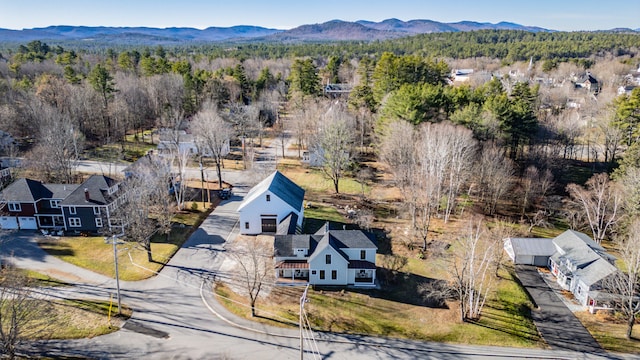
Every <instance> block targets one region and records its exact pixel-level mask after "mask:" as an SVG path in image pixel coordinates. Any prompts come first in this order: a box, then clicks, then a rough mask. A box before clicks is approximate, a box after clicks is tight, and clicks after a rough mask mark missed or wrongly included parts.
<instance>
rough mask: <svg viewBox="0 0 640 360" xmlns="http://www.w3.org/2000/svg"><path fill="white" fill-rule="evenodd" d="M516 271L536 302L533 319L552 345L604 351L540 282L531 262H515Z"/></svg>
mask: <svg viewBox="0 0 640 360" xmlns="http://www.w3.org/2000/svg"><path fill="white" fill-rule="evenodd" d="M516 274H517V275H518V278H519V279H520V282H521V283H522V285H523V286H524V287H525V289H527V292H528V293H529V295H530V296H531V298H532V299H533V301H534V302H535V304H536V305H537V309H534V310H533V311H532V312H531V315H532V317H533V321H534V322H535V324H536V327H537V328H538V331H539V332H540V334H541V335H542V337H543V338H544V340H545V341H546V342H547V344H549V346H551V348H552V349H558V350H572V351H579V352H582V353H591V354H603V353H604V350H602V348H601V347H600V345H599V344H598V343H597V342H596V340H595V339H594V338H593V336H591V334H590V333H589V332H588V331H587V329H585V327H584V326H583V325H582V323H581V322H580V321H579V320H578V318H576V317H575V315H573V312H571V310H569V308H567V306H566V305H565V304H564V302H563V301H562V300H560V298H558V295H557V294H556V293H555V292H554V291H553V290H552V289H551V288H550V287H549V286H548V285H547V283H545V282H544V280H543V279H542V276H540V274H539V273H538V269H537V268H536V267H535V266H528V265H516Z"/></svg>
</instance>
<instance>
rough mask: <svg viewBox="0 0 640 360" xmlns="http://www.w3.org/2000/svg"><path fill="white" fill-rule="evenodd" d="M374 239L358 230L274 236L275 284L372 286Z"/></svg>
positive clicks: (374, 263) (373, 280) (374, 253)
mask: <svg viewBox="0 0 640 360" xmlns="http://www.w3.org/2000/svg"><path fill="white" fill-rule="evenodd" d="M377 250H378V247H377V246H376V243H375V241H374V240H372V239H371V238H370V237H369V236H368V235H367V234H365V233H364V232H362V231H360V230H329V229H328V226H326V227H323V228H322V229H320V230H319V231H318V232H317V233H315V234H313V235H276V236H275V240H274V257H275V261H276V266H275V271H276V283H277V284H280V285H294V284H307V283H308V284H310V285H323V286H347V285H350V286H359V287H374V286H375V282H376V251H377Z"/></svg>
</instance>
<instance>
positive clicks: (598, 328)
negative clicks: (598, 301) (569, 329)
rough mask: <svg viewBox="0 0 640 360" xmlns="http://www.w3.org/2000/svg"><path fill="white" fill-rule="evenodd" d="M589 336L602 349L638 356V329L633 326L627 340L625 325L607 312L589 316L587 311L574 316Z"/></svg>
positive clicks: (639, 345) (639, 340)
mask: <svg viewBox="0 0 640 360" xmlns="http://www.w3.org/2000/svg"><path fill="white" fill-rule="evenodd" d="M575 315H576V317H577V318H578V319H579V320H580V322H582V324H583V325H584V326H585V327H586V328H587V330H589V332H590V333H591V335H593V337H594V338H595V339H596V341H598V343H599V344H600V346H602V347H603V348H604V349H606V350H609V351H614V352H624V353H632V354H640V327H639V326H634V329H633V333H632V334H631V337H632V339H631V340H627V339H626V338H625V333H626V330H627V325H626V323H625V322H624V320H623V319H617V318H615V317H614V316H613V315H611V314H610V313H609V312H603V311H599V312H598V313H597V314H590V313H589V312H587V311H584V312H579V313H576V314H575Z"/></svg>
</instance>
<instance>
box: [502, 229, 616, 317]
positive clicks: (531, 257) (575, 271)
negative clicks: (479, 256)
mask: <svg viewBox="0 0 640 360" xmlns="http://www.w3.org/2000/svg"><path fill="white" fill-rule="evenodd" d="M504 249H505V251H506V252H507V254H508V255H509V257H510V258H511V260H512V261H513V262H514V263H515V264H525V265H537V266H548V267H549V269H550V270H551V273H552V274H553V275H554V276H555V277H556V281H557V283H558V284H559V285H560V286H561V287H562V288H563V289H565V290H569V291H570V292H571V293H573V295H574V296H575V298H576V300H578V301H579V302H580V304H582V305H584V306H596V303H597V301H598V298H600V297H602V291H601V290H603V285H604V284H603V282H604V281H605V279H607V278H608V277H609V276H611V275H613V274H614V273H616V272H617V271H618V269H617V268H616V267H615V265H614V264H615V260H616V258H615V257H614V256H612V255H610V254H608V253H607V252H606V250H605V249H604V248H603V247H602V246H600V245H599V244H597V243H596V242H595V241H593V240H592V239H591V238H590V237H589V236H587V235H585V234H583V233H580V232H577V231H573V230H567V231H565V232H563V233H562V234H560V235H558V236H556V237H555V238H553V239H539V238H508V239H505V240H504Z"/></svg>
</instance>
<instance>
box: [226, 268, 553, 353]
mask: <svg viewBox="0 0 640 360" xmlns="http://www.w3.org/2000/svg"><path fill="white" fill-rule="evenodd" d="M507 275H508V274H507V273H506V272H505V274H504V276H505V278H503V279H502V280H500V283H499V286H498V291H497V294H496V297H495V298H494V299H492V300H491V301H490V302H489V304H488V305H487V307H486V308H485V313H484V315H483V317H482V318H481V319H480V321H478V322H476V323H463V322H461V321H460V320H459V313H458V307H457V306H458V305H457V302H455V301H451V302H447V307H446V308H430V307H427V306H420V305H415V304H414V302H415V301H416V299H415V298H412V297H410V296H406V297H404V298H403V299H392V298H394V297H397V296H398V295H399V294H400V293H399V292H395V290H392V291H389V292H387V291H376V290H344V291H326V290H324V291H322V290H313V289H310V290H309V294H308V298H309V302H308V303H307V304H306V305H305V309H306V311H307V315H308V317H309V321H310V322H311V324H312V326H313V327H314V328H315V329H316V330H318V331H334V332H343V333H352V334H370V335H380V336H389V337H398V338H409V339H419V340H427V341H438V342H450V343H462V344H478V345H497V346H516V347H543V344H542V342H541V339H540V338H539V337H538V333H537V331H536V328H535V326H534V325H533V322H532V321H531V319H530V318H529V317H528V316H529V311H530V303H529V302H528V299H527V297H526V295H525V294H524V293H523V292H522V290H521V289H520V287H519V285H518V284H517V283H516V282H515V281H513V280H512V279H511V278H508V277H507ZM408 281H409V282H413V281H415V278H413V279H409V280H408ZM413 285H415V283H412V284H410V286H413ZM215 292H216V294H217V295H219V299H220V301H221V302H222V303H223V304H224V305H225V306H226V307H227V308H228V309H229V310H230V311H232V312H234V313H235V314H237V315H239V316H244V317H247V318H250V309H249V307H248V306H246V305H243V304H247V303H248V302H247V300H246V298H243V297H241V296H239V295H237V294H235V293H233V292H232V291H231V290H230V289H229V288H228V287H226V286H225V285H224V284H218V285H217V286H216V289H215ZM301 293H302V288H299V287H298V288H293V287H276V288H274V289H272V291H271V293H270V294H269V296H268V297H267V298H265V299H260V300H258V303H257V308H258V311H257V315H258V317H257V318H254V319H253V320H255V321H258V322H261V323H266V324H269V325H275V326H286V325H287V324H288V323H293V324H296V323H297V319H298V308H299V303H298V302H299V298H300V295H301ZM405 295H408V294H402V295H401V297H402V296H405Z"/></svg>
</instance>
